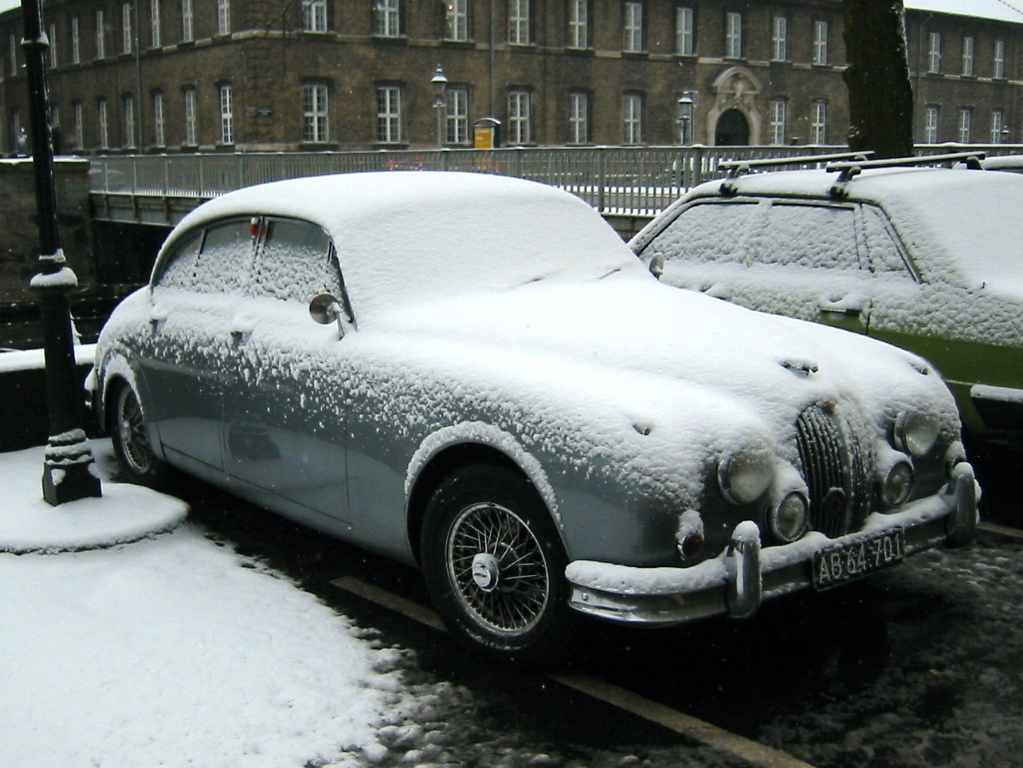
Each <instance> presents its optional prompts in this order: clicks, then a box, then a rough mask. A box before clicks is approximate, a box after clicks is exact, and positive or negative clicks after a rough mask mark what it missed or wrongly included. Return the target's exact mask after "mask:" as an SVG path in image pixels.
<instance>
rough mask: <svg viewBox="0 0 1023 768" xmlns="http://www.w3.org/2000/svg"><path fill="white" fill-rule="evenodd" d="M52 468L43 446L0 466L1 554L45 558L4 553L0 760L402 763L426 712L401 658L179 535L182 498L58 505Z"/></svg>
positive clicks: (252, 567) (115, 498) (230, 557)
mask: <svg viewBox="0 0 1023 768" xmlns="http://www.w3.org/2000/svg"><path fill="white" fill-rule="evenodd" d="M99 446H100V447H99V449H98V450H97V455H98V462H97V463H98V465H99V466H100V467H101V468H102V467H107V466H109V465H110V462H111V457H110V455H109V443H108V442H106V443H100V444H99ZM41 470H42V449H41V448H40V449H30V450H27V451H20V452H14V453H6V454H0V487H2V488H3V499H2V501H0V546H6V547H7V548H14V549H27V548H31V547H37V548H41V549H42V550H44V551H42V552H35V553H28V554H15V553H12V552H4V553H0V584H2V585H3V589H2V590H0V616H2V617H3V621H2V622H0V722H3V728H0V763H2V764H3V765H5V766H28V765H32V766H35V767H36V768H47V767H48V766H54V767H56V766H61V768H66V767H67V766H86V765H102V766H104V768H114V767H116V766H139V765H157V764H159V765H163V766H168V767H171V766H196V765H198V766H211V765H224V766H227V765H230V766H274V767H275V768H276V767H277V766H304V765H326V764H332V765H356V764H364V763H363V761H365V760H366V759H367V758H373V757H377V758H379V757H380V756H381V755H384V754H386V753H387V752H388V748H387V746H385V745H384V744H383V743H382V742H381V739H383V740H384V741H388V740H389V741H390V742H392V743H393V741H394V739H393V734H392V733H391V730H393V728H394V727H395V726H394V723H395V722H396V721H397V722H401V713H402V711H403V709H405V708H407V706H412V705H413V703H414V702H413V701H412V699H411V698H410V694H407V693H405V692H404V687H403V684H402V681H401V679H400V672H398V671H396V669H395V667H396V663H397V661H398V656H399V655H400V654H398V653H397V652H396V651H395V650H393V649H387V648H379V647H376V644H375V643H373V642H370V641H369V640H367V639H365V638H363V637H361V635H363V633H361V632H360V631H359V630H357V629H356V628H355V627H353V625H352V624H351V623H350V622H349V621H348V620H347V619H345V618H344V617H341V616H339V615H337V614H336V613H334V612H333V611H331V610H330V609H329V608H327V607H326V606H325V605H323V604H322V603H321V602H319V601H318V600H317V599H316V598H314V597H313V596H311V595H309V594H307V593H305V592H303V591H301V590H300V589H298V588H297V587H295V586H294V585H293V584H292V583H290V582H289V581H287V580H285V579H283V578H281V577H280V576H279V575H278V574H275V573H273V572H270V571H269V570H268V569H266V568H264V567H262V566H260V564H258V563H256V562H253V561H252V560H250V559H247V558H244V557H241V556H239V555H238V554H236V553H235V552H233V551H232V550H231V549H230V548H229V547H227V546H224V545H221V544H218V543H216V542H214V541H212V540H210V539H208V538H206V537H205V536H204V535H203V533H202V532H201V531H200V530H198V529H197V528H195V527H193V526H191V525H188V524H184V525H178V523H180V522H181V520H182V519H183V517H184V515H185V512H186V511H187V510H186V509H185V507H184V504H183V503H182V502H180V501H178V500H176V499H172V498H170V497H167V496H164V495H161V494H157V493H155V492H152V491H148V490H146V489H142V488H137V487H129V486H124V485H119V484H116V483H112V482H109V480H108V481H107V482H105V483H104V487H103V491H104V497H103V498H102V499H99V500H93V499H89V500H83V501H78V502H73V503H70V504H65V505H62V506H61V507H59V508H56V509H53V508H50V507H49V506H48V505H46V504H45V503H44V502H42V501H41V500H40V497H41V490H40V475H41ZM147 531H148V532H150V533H152V535H148V536H146V535H145V534H146V533H147ZM161 531H163V532H162V533H161ZM140 537H141V538H140ZM125 541H133V543H121V542H125ZM102 544H107V545H110V546H105V547H101V548H94V549H90V550H85V551H76V552H68V551H63V552H56V551H55V550H59V549H66V548H73V547H84V546H89V547H99V546H100V545H102ZM46 550H49V551H46ZM396 718H397V719H396ZM388 729H391V730H388Z"/></svg>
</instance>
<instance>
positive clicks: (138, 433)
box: [109, 384, 163, 486]
mask: <svg viewBox="0 0 1023 768" xmlns="http://www.w3.org/2000/svg"><path fill="white" fill-rule="evenodd" d="M113 406H114V407H113V412H112V413H111V415H110V421H109V426H110V434H111V436H112V437H113V442H114V452H115V454H116V455H117V458H118V460H119V461H120V463H121V466H122V468H123V469H124V471H125V473H126V474H127V475H128V479H129V480H130V481H131V482H134V483H141V484H143V485H149V486H156V485H158V484H159V482H160V480H161V478H162V476H163V462H162V461H160V459H158V458H157V456H156V454H155V453H154V452H153V446H152V444H151V443H150V442H149V430H148V429H146V416H145V413H144V412H143V410H142V404H141V403H140V402H139V398H138V395H137V394H136V393H135V390H134V389H133V388H132V387H131V386H129V385H128V384H123V385H122V386H121V387H120V388H119V389H118V390H117V392H116V394H115V395H114V400H113Z"/></svg>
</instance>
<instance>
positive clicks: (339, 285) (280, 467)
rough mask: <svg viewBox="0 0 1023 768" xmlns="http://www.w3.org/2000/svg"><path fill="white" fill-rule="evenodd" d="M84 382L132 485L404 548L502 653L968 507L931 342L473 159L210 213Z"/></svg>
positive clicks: (970, 521)
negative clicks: (749, 301) (928, 358)
mask: <svg viewBox="0 0 1023 768" xmlns="http://www.w3.org/2000/svg"><path fill="white" fill-rule="evenodd" d="M310 314H311V315H312V316H313V319H316V320H317V321H319V323H320V324H317V323H316V322H313V319H310ZM90 390H91V393H92V400H93V403H94V407H95V408H96V410H97V416H98V417H99V419H100V423H102V424H106V425H107V426H108V427H109V429H110V431H111V433H112V435H113V437H114V445H115V449H116V451H117V453H118V455H119V458H120V459H121V461H122V463H123V466H124V469H125V470H126V473H127V475H128V476H129V477H131V478H134V479H135V480H137V481H141V482H153V481H155V480H157V479H158V478H159V475H160V473H161V469H162V468H163V467H165V465H166V464H170V465H174V466H176V467H179V468H181V469H183V470H185V471H187V472H190V473H193V474H195V475H198V476H200V477H203V478H205V479H206V480H209V481H210V482H213V483H216V484H218V485H221V486H223V487H225V488H227V489H229V490H231V491H232V492H234V493H236V494H238V495H240V496H243V497H246V498H248V499H251V500H252V501H254V502H255V503H257V504H260V505H264V506H266V507H268V508H271V509H273V510H275V511H277V512H279V513H281V514H283V515H286V516H288V517H291V518H293V519H295V520H298V521H301V522H302V523H305V524H308V525H310V526H313V527H315V528H318V529H320V530H322V531H326V532H328V533H331V534H334V535H336V536H339V537H341V538H343V539H346V540H349V541H351V542H355V543H357V544H359V545H361V546H364V547H366V548H369V549H372V550H376V551H378V552H382V553H384V554H386V555H388V556H390V557H393V558H396V559H398V560H400V561H404V562H407V563H410V564H416V565H418V566H420V567H421V568H422V570H423V572H424V575H425V580H426V584H427V587H428V590H429V592H430V595H431V597H432V599H433V601H434V602H435V605H436V607H437V608H438V610H439V611H440V613H441V614H442V616H443V618H444V620H445V621H446V622H447V624H448V625H449V627H450V628H451V629H452V630H453V631H454V632H455V633H456V634H457V635H459V636H460V637H461V638H462V639H465V640H468V641H471V642H472V643H475V644H476V645H477V646H479V647H481V648H483V649H485V650H487V651H489V652H490V653H491V654H492V655H495V656H497V657H500V658H503V659H506V660H510V661H519V662H535V661H538V660H542V659H544V658H545V657H546V654H547V653H548V652H549V651H551V650H553V648H554V647H556V646H557V645H558V643H560V642H563V641H564V639H565V638H566V637H568V636H569V635H570V629H571V627H572V625H574V624H575V623H576V622H575V619H576V618H578V614H577V612H581V613H583V614H590V615H592V616H598V617H603V618H606V619H612V620H616V621H620V622H631V623H636V624H647V625H655V624H671V623H675V622H681V621H686V620H690V619H695V618H699V617H704V616H709V615H714V614H730V615H733V616H739V617H741V616H749V615H751V614H752V613H753V612H754V611H756V610H757V608H758V606H759V605H760V603H761V601H762V599H764V598H766V597H770V596H775V595H780V594H784V593H789V592H792V591H794V590H798V589H803V588H816V589H826V588H829V587H832V586H835V585H837V584H841V583H843V582H845V581H848V580H850V579H853V578H856V577H859V576H862V575H864V574H867V573H870V572H872V571H875V570H877V569H879V568H882V567H884V566H888V565H891V564H894V563H897V562H899V561H900V560H902V559H903V558H904V557H907V556H909V555H912V554H914V553H916V552H918V551H920V550H921V549H924V548H926V547H930V546H933V545H937V544H940V543H949V544H962V543H965V542H967V541H969V540H970V539H971V537H972V534H973V529H974V526H975V523H976V515H977V512H976V494H977V491H976V483H975V481H974V477H973V470H972V468H971V466H970V464H969V463H967V461H966V457H965V456H964V452H963V448H962V445H961V443H960V440H959V421H958V418H957V416H956V411H955V406H954V403H953V401H952V398H951V397H950V395H949V393H948V391H947V389H946V388H945V386H944V385H943V383H942V381H941V379H940V377H939V376H937V375H935V374H934V373H933V372H932V370H931V369H930V367H929V366H928V364H927V363H926V362H925V361H923V360H921V359H919V358H917V357H915V356H913V355H911V354H909V353H906V352H903V351H901V350H898V349H896V348H894V347H891V346H888V345H885V344H882V343H880V342H877V341H873V340H870V339H866V338H859V337H856V336H853V335H851V334H844V333H841V332H839V331H835V330H833V329H829V328H824V327H821V326H817V325H813V324H810V323H804V322H800V321H796V320H791V319H787V318H781V317H771V316H768V315H763V314H759V313H756V312H752V311H749V310H746V309H743V308H740V307H736V306H732V305H729V304H726V303H724V302H721V301H718V300H716V299H713V298H710V297H706V296H701V295H699V294H696V293H692V292H689V291H679V290H676V289H675V288H671V287H668V286H664V285H661V284H660V283H659V282H658V281H657V280H656V279H655V278H654V277H652V276H651V275H650V274H649V272H648V270H647V269H646V267H645V266H644V265H643V264H642V263H641V262H640V261H639V260H638V259H636V257H635V256H634V255H633V254H632V252H631V251H630V250H629V249H628V247H627V246H626V245H625V243H623V242H622V241H621V240H620V238H619V237H618V236H617V235H616V234H615V232H614V231H613V230H612V229H611V228H610V227H609V226H608V225H607V224H606V223H605V222H604V221H603V220H602V219H601V218H600V216H599V215H598V214H597V213H595V212H594V211H593V210H592V209H591V208H589V207H588V206H587V205H586V204H585V203H583V202H582V201H580V200H578V199H577V198H575V197H573V196H571V195H569V194H568V193H564V192H561V191H558V190H556V189H553V188H551V187H546V186H543V185H540V184H536V183H532V182H527V181H522V180H515V179H507V178H500V177H496V176H487V175H481V174H466V173H428V172H390V173H377V174H350V175H341V176H323V177H316V178H306V179H296V180H291V181H281V182H275V183H272V184H266V185H262V186H258V187H251V188H247V189H243V190H239V191H237V192H233V193H230V194H227V195H224V196H223V197H221V198H218V199H216V200H213V201H211V202H208V203H206V204H204V205H202V206H201V207H199V208H198V209H197V210H195V211H194V212H193V213H191V214H189V215H188V216H187V217H186V218H185V220H184V221H182V222H181V223H180V224H179V225H178V226H177V228H176V229H175V230H174V232H173V233H172V234H171V235H170V237H169V238H168V240H167V242H166V244H165V245H164V247H163V249H162V251H161V253H160V255H159V257H158V259H157V262H156V265H155V267H154V270H153V275H152V280H151V282H150V284H149V285H148V286H146V287H144V288H142V289H140V290H139V291H138V292H136V293H135V294H133V295H132V296H130V297H129V298H127V299H126V300H125V301H124V302H123V303H122V304H121V305H120V306H119V307H118V308H117V310H116V311H115V312H114V313H113V315H112V317H111V318H110V320H109V322H108V323H107V325H106V327H105V328H104V329H103V332H102V335H101V337H100V340H99V344H98V348H97V352H96V367H95V369H94V371H93V374H92V376H91V377H90Z"/></svg>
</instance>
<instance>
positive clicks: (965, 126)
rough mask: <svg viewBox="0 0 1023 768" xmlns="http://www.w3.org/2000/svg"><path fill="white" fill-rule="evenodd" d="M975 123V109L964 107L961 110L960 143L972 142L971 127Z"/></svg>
mask: <svg viewBox="0 0 1023 768" xmlns="http://www.w3.org/2000/svg"><path fill="white" fill-rule="evenodd" d="M972 123H973V110H972V109H971V108H970V107H963V108H962V109H960V110H959V143H960V144H969V143H970V127H971V125H972Z"/></svg>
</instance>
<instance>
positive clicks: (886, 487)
mask: <svg viewBox="0 0 1023 768" xmlns="http://www.w3.org/2000/svg"><path fill="white" fill-rule="evenodd" d="M912 490H913V468H912V467H911V466H909V462H908V461H900V462H897V463H896V464H894V465H893V466H892V468H891V469H889V470H888V474H887V475H886V476H885V478H884V482H883V484H882V486H881V500H882V501H883V502H884V503H885V504H886V505H888V506H889V507H898V506H900V505H902V504H905V503H906V500H907V499H909V494H910V492H911V491H912Z"/></svg>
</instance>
